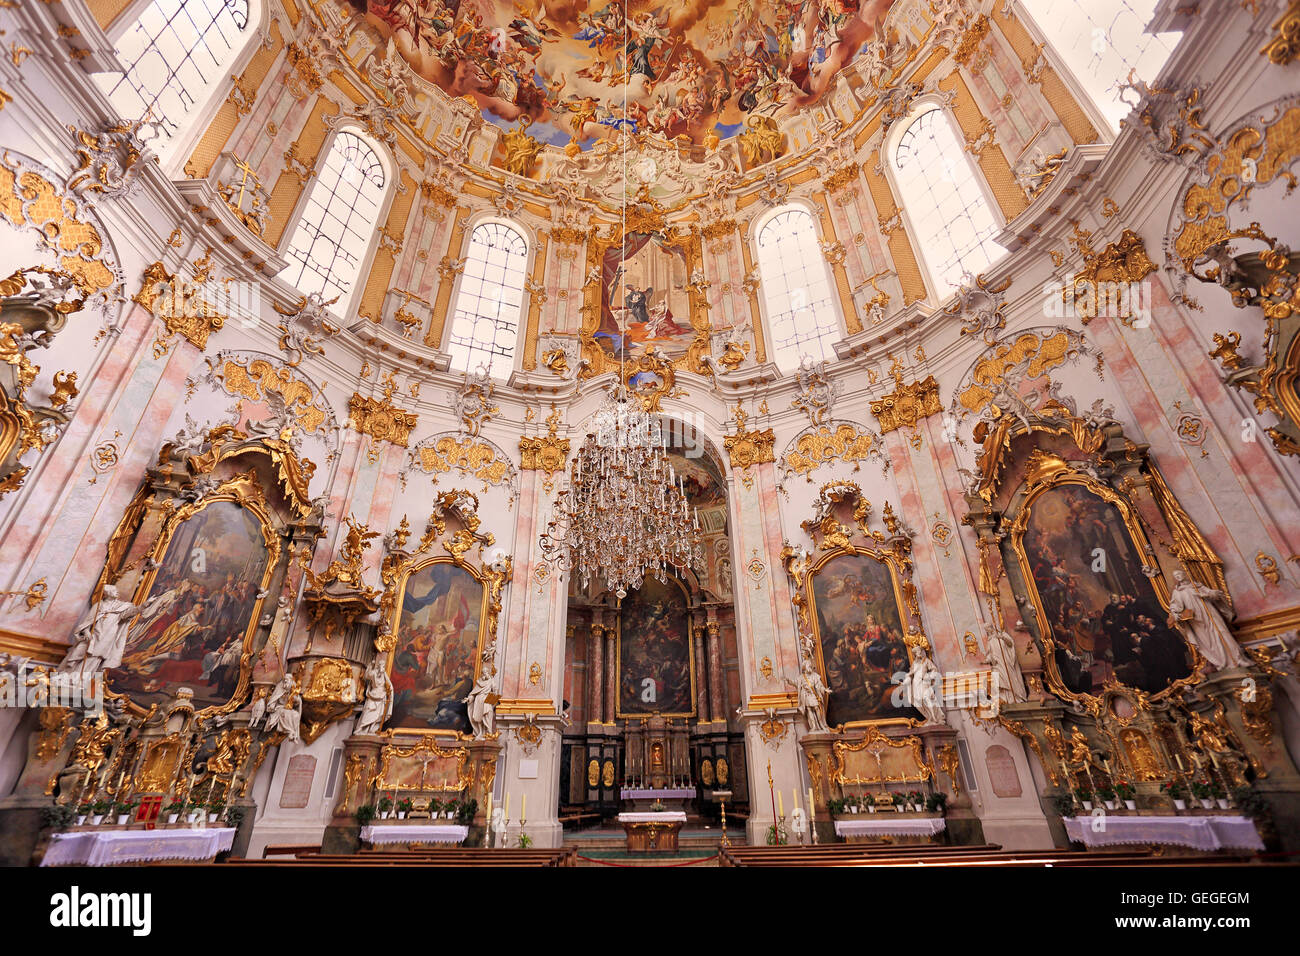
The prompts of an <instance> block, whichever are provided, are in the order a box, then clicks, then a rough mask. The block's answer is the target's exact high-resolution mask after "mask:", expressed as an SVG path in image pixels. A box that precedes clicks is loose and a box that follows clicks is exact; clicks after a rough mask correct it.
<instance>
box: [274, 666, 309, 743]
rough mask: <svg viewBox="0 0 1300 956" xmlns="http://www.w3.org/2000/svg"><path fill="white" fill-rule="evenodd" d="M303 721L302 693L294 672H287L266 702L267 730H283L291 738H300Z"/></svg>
mask: <svg viewBox="0 0 1300 956" xmlns="http://www.w3.org/2000/svg"><path fill="white" fill-rule="evenodd" d="M301 723H302V695H301V694H299V693H298V682H297V681H296V680H294V679H293V675H292V674H285V675H284V676H283V677H281V678H280V683H278V684H276V685H275V689H274V690H273V691H271V697H270V699H269V700H268V701H267V703H266V732H267V733H268V734H273V733H275V732H276V731H277V730H278V731H282V732H283V733H284V735H285V736H286V737H287V738H288V739H289V740H295V741H296V740H299V739H300V737H301V735H300V732H299V727H300V725H301Z"/></svg>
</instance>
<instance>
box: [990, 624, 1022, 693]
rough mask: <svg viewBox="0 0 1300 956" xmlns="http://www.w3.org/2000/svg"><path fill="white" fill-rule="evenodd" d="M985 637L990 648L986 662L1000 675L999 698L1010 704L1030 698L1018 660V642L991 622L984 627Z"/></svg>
mask: <svg viewBox="0 0 1300 956" xmlns="http://www.w3.org/2000/svg"><path fill="white" fill-rule="evenodd" d="M984 637H985V639H986V640H987V641H988V648H989V649H988V656H987V657H986V658H985V663H987V664H988V665H989V667H991V668H993V673H995V674H997V675H998V698H999V699H1000V700H1004V701H1006V702H1007V703H1008V704H1015V703H1018V702H1020V701H1022V700H1025V699H1026V698H1028V697H1029V692H1028V690H1026V688H1025V679H1024V677H1023V676H1022V675H1021V673H1020V664H1019V662H1018V661H1017V660H1016V642H1015V641H1014V640H1013V639H1012V637H1011V635H1010V634H1008V633H1007V632H1006V631H1004V630H1002V628H1000V627H998V626H997V625H996V624H990V625H988V626H987V627H985V629H984Z"/></svg>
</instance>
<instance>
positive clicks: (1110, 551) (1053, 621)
mask: <svg viewBox="0 0 1300 956" xmlns="http://www.w3.org/2000/svg"><path fill="white" fill-rule="evenodd" d="M1027 507H1028V508H1029V509H1030V512H1029V518H1028V521H1027V523H1026V525H1025V533H1024V538H1023V542H1022V546H1023V549H1024V553H1023V556H1022V558H1023V561H1024V562H1026V563H1027V565H1028V567H1027V571H1028V573H1029V576H1030V577H1031V578H1032V581H1033V586H1034V589H1035V590H1036V591H1037V600H1036V603H1037V605H1038V607H1039V609H1040V613H1039V621H1040V626H1042V625H1045V626H1046V628H1047V629H1048V630H1050V632H1051V638H1052V641H1053V643H1054V644H1055V645H1056V648H1055V651H1054V663H1055V665H1056V670H1057V672H1058V673H1059V675H1060V681H1061V683H1062V684H1063V685H1064V687H1065V688H1066V689H1067V690H1068V691H1070V692H1071V693H1074V694H1097V693H1100V692H1101V688H1102V687H1103V686H1104V685H1105V684H1106V683H1107V682H1108V681H1110V680H1112V679H1113V680H1116V681H1119V682H1120V683H1121V684H1127V685H1128V686H1130V687H1136V688H1139V689H1140V690H1143V691H1146V692H1147V693H1152V694H1154V693H1158V692H1160V691H1162V690H1164V689H1165V688H1167V687H1168V686H1169V685H1170V684H1171V683H1173V682H1174V681H1176V680H1179V679H1181V678H1185V677H1187V676H1189V674H1190V673H1191V666H1190V660H1189V657H1190V655H1189V654H1188V650H1187V645H1186V643H1185V642H1184V640H1183V638H1182V637H1181V636H1180V635H1179V634H1178V633H1177V632H1176V631H1175V630H1173V629H1172V628H1170V627H1169V626H1168V623H1167V622H1168V617H1169V615H1168V611H1166V609H1165V606H1164V605H1163V604H1162V603H1161V601H1160V599H1159V597H1158V595H1157V594H1156V591H1155V588H1154V587H1153V586H1152V583H1151V579H1150V578H1148V577H1147V576H1146V575H1145V574H1143V573H1142V566H1143V561H1142V558H1141V554H1140V553H1139V551H1138V549H1137V548H1136V547H1135V546H1134V543H1133V539H1132V537H1131V535H1130V533H1129V530H1128V528H1127V527H1126V525H1125V523H1124V519H1123V516H1122V515H1121V513H1120V511H1119V509H1118V508H1117V507H1116V506H1115V505H1113V504H1111V503H1109V502H1107V501H1104V500H1103V499H1102V498H1100V497H1098V496H1097V495H1096V494H1094V493H1093V492H1092V491H1090V490H1088V489H1087V488H1085V487H1084V486H1082V485H1078V484H1065V485H1060V486H1057V487H1055V488H1050V489H1048V490H1046V491H1043V492H1041V493H1040V494H1038V495H1037V496H1036V497H1034V498H1033V499H1032V501H1031V502H1030V503H1029V504H1028V505H1027Z"/></svg>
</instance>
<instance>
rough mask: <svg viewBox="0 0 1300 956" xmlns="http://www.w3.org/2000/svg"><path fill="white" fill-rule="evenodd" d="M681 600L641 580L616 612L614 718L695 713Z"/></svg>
mask: <svg viewBox="0 0 1300 956" xmlns="http://www.w3.org/2000/svg"><path fill="white" fill-rule="evenodd" d="M688 613H689V612H688V610H687V605H686V594H685V592H684V591H683V590H682V588H681V587H680V586H679V585H677V584H676V583H675V582H673V581H665V580H662V579H661V578H658V577H655V576H653V575H650V574H647V575H646V577H645V581H644V582H643V583H642V585H641V587H640V588H636V589H634V590H632V591H629V592H628V595H627V597H626V598H624V599H623V606H622V608H621V609H620V611H619V635H618V715H619V716H620V717H622V716H640V715H645V716H650V715H652V714H656V713H658V714H662V715H664V716H687V715H693V714H694V713H695V695H694V694H693V693H692V690H691V688H692V681H691V664H692V659H691V632H690V621H689V619H688Z"/></svg>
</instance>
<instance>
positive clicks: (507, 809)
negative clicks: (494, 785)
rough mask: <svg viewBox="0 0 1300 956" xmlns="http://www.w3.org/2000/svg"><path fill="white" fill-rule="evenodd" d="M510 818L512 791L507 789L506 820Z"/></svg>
mask: <svg viewBox="0 0 1300 956" xmlns="http://www.w3.org/2000/svg"><path fill="white" fill-rule="evenodd" d="M509 819H510V791H509V790H507V791H506V820H509Z"/></svg>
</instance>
